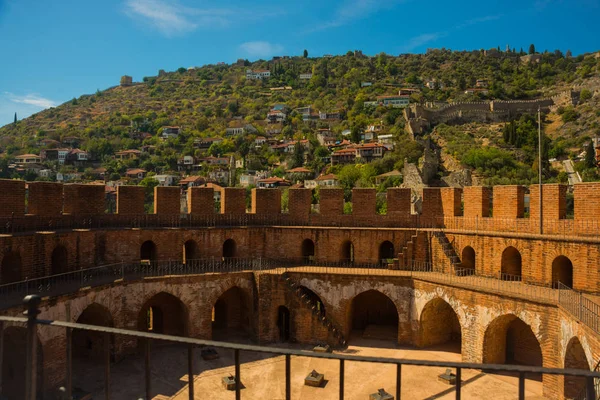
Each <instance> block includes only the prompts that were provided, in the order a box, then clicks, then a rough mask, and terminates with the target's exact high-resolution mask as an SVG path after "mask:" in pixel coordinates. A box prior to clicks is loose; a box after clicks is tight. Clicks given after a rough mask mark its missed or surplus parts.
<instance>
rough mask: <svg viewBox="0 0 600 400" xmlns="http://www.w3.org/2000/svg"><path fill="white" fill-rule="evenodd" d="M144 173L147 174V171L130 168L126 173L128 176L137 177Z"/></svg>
mask: <svg viewBox="0 0 600 400" xmlns="http://www.w3.org/2000/svg"><path fill="white" fill-rule="evenodd" d="M142 173H143V174H145V173H146V170H143V169H141V168H130V169H128V170H127V171H126V172H125V174H126V175H137V174H142Z"/></svg>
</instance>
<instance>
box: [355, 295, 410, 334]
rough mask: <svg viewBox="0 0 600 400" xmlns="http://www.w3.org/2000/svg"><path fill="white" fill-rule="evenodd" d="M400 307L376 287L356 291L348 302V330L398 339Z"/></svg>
mask: <svg viewBox="0 0 600 400" xmlns="http://www.w3.org/2000/svg"><path fill="white" fill-rule="evenodd" d="M399 310H400V307H398V304H396V301H394V300H393V299H392V298H391V297H390V296H388V295H387V294H385V293H383V292H382V291H380V290H377V289H367V290H363V291H361V292H360V293H356V294H355V295H354V296H353V297H352V299H350V300H349V302H348V307H347V309H346V320H347V326H348V331H349V332H352V331H357V330H362V336H363V337H367V338H376V339H387V340H390V339H393V340H394V341H397V340H398V329H399V324H400V312H399Z"/></svg>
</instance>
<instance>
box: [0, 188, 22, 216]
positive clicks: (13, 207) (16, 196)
mask: <svg viewBox="0 0 600 400" xmlns="http://www.w3.org/2000/svg"><path fill="white" fill-rule="evenodd" d="M0 193H2V196H0V217H10V216H13V215H16V216H19V215H23V214H25V182H23V181H19V180H11V179H0Z"/></svg>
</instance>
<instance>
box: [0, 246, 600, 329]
mask: <svg viewBox="0 0 600 400" xmlns="http://www.w3.org/2000/svg"><path fill="white" fill-rule="evenodd" d="M233 272H262V273H276V274H283V273H284V272H291V273H293V272H297V273H316V274H350V275H352V274H354V275H366V276H382V275H385V276H406V277H410V278H413V279H418V280H422V281H427V282H431V283H437V284H443V285H449V286H454V287H459V288H463V289H468V290H479V291H484V292H486V293H494V294H500V295H505V296H510V297H514V298H519V299H522V300H528V301H540V302H544V303H549V304H555V305H560V306H562V307H563V308H564V309H565V310H566V311H568V312H569V313H570V314H572V315H573V316H575V317H576V318H578V319H579V320H580V321H581V322H583V323H584V324H585V325H587V326H589V327H590V328H591V329H593V330H594V331H595V332H597V333H600V305H598V304H597V303H595V302H593V301H592V300H589V299H588V298H587V297H586V296H585V295H584V294H582V293H580V292H577V291H575V290H573V289H571V288H568V287H567V286H565V285H563V284H561V283H555V284H556V285H557V286H554V284H553V285H550V284H547V285H546V284H543V283H540V282H531V281H527V280H525V281H524V280H521V279H516V278H515V279H506V276H501V275H499V274H495V275H485V274H483V273H481V272H478V271H475V270H474V269H469V268H455V269H454V270H448V268H444V267H441V266H438V265H435V264H431V263H428V262H411V263H409V265H408V266H402V267H400V266H399V265H398V264H397V263H395V264H392V268H391V269H390V265H389V264H386V263H381V260H367V261H363V262H351V261H349V260H347V261H314V260H310V259H308V258H306V257H304V258H298V259H295V258H288V259H270V258H215V257H213V258H205V259H195V260H187V261H186V262H182V261H173V260H162V261H140V262H137V263H117V264H109V265H103V266H99V267H94V268H86V269H80V270H76V271H71V272H66V273H63V274H58V275H51V276H45V277H41V278H35V279H29V280H24V281H20V282H15V283H9V284H4V285H0V309H3V308H4V309H5V308H10V307H14V306H16V305H18V304H20V302H21V299H22V298H23V296H25V295H27V294H37V295H40V296H43V297H46V296H50V297H52V296H59V295H64V294H69V293H74V292H77V291H78V290H80V289H82V288H86V287H99V286H103V285H109V284H113V283H115V282H124V281H127V282H131V281H137V280H141V279H144V278H151V277H168V276H178V275H201V274H207V273H233ZM499 278H504V279H499ZM519 278H520V277H519Z"/></svg>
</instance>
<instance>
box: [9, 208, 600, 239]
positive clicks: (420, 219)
mask: <svg viewBox="0 0 600 400" xmlns="http://www.w3.org/2000/svg"><path fill="white" fill-rule="evenodd" d="M232 226H257V227H259V226H320V227H348V228H373V227H380V228H407V229H433V230H452V231H470V232H479V233H482V234H483V233H486V232H504V233H511V234H517V235H518V234H535V235H539V234H540V223H539V220H536V219H535V218H533V217H532V218H513V219H510V218H509V219H503V218H492V217H490V218H483V217H477V218H467V217H439V218H435V217H425V216H422V215H419V214H412V215H407V214H406V215H398V214H394V213H390V214H386V215H380V214H375V215H371V216H360V215H352V214H342V215H338V216H329V215H323V214H317V213H311V214H306V215H304V216H298V215H292V214H287V213H281V214H277V213H273V214H267V215H265V214H252V213H245V214H208V215H196V214H175V215H163V214H137V215H120V214H100V215H88V216H76V215H67V214H65V215H59V216H54V217H47V216H46V217H45V216H36V215H27V216H13V217H2V218H0V234H15V233H26V232H37V231H57V230H71V229H116V228H142V229H143V228H147V229H151V228H203V227H232ZM543 235H544V236H551V237H560V238H565V239H566V238H575V237H585V238H587V239H593V240H600V221H594V220H572V219H562V220H544V221H543Z"/></svg>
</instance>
